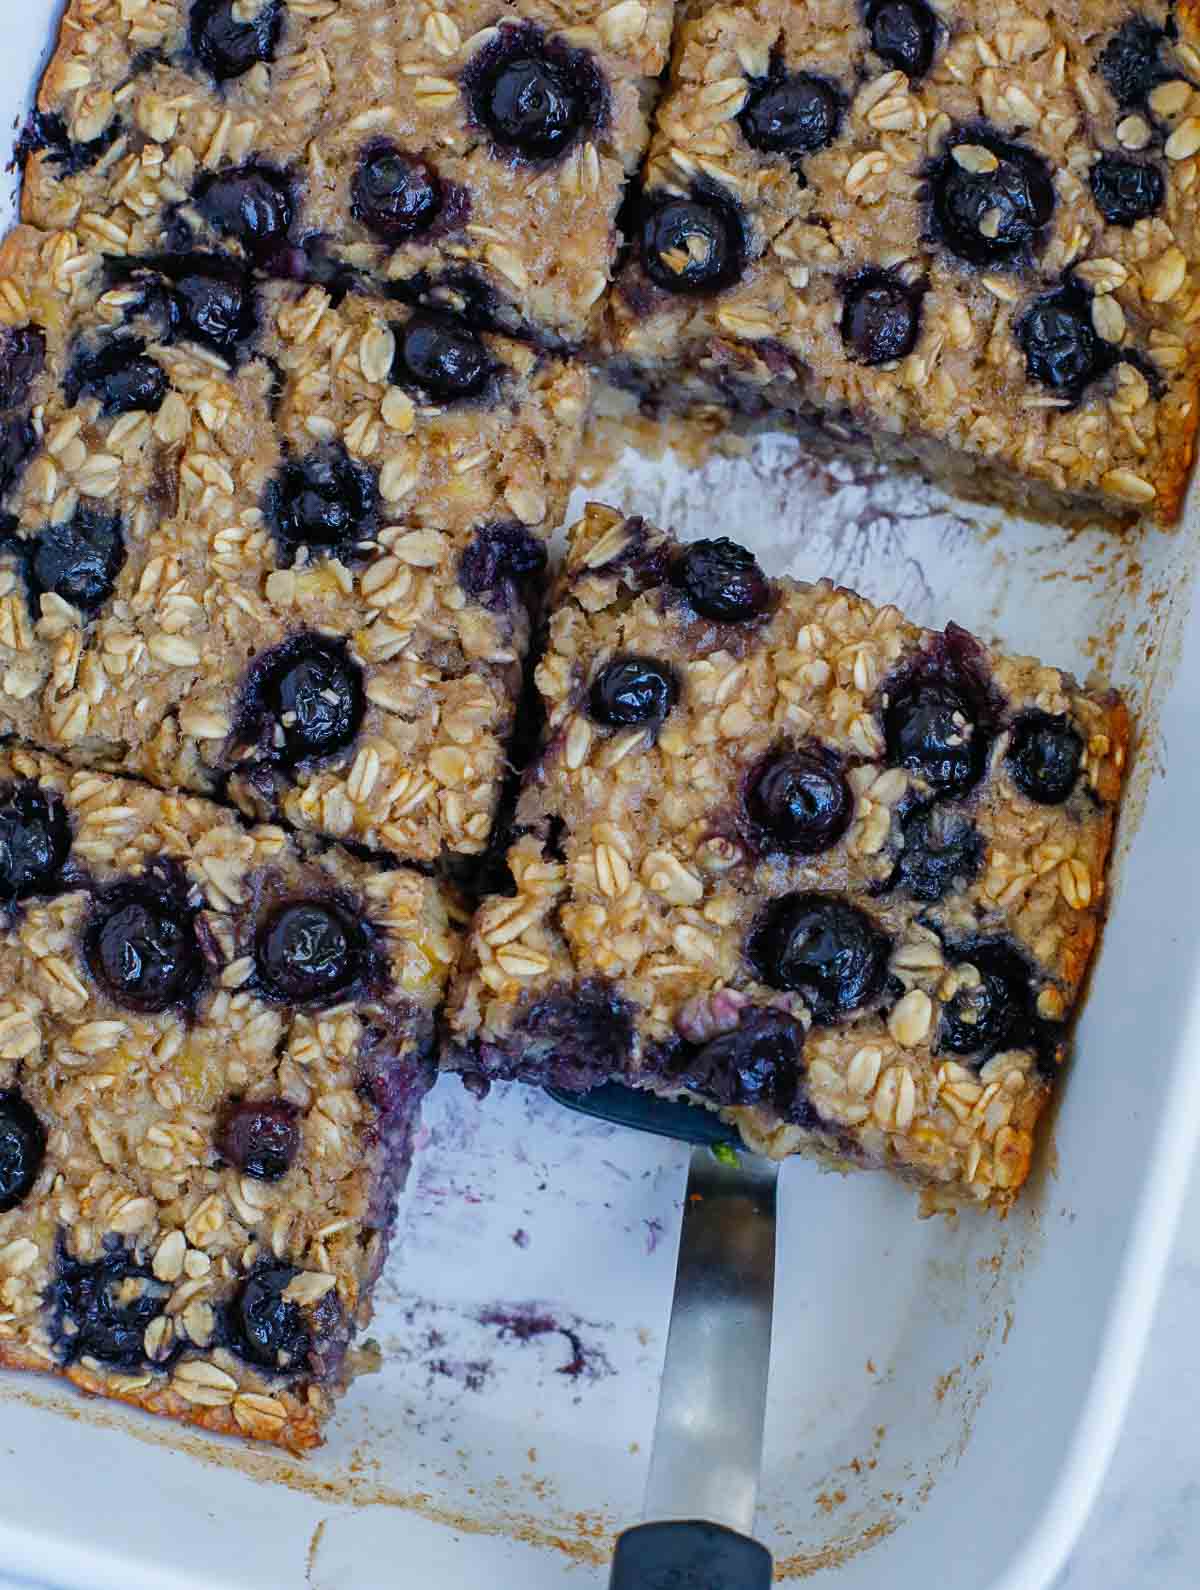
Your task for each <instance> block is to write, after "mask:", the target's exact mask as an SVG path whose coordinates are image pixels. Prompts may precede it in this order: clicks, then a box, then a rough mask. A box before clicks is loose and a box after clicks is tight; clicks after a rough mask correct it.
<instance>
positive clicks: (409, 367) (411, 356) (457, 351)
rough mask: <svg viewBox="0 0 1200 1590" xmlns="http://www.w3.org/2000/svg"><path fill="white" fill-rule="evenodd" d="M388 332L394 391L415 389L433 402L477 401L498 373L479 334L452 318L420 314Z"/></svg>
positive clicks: (426, 312)
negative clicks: (392, 352) (392, 351)
mask: <svg viewBox="0 0 1200 1590" xmlns="http://www.w3.org/2000/svg"><path fill="white" fill-rule="evenodd" d="M392 330H393V332H394V334H395V337H396V358H395V363H394V365H393V367H392V380H393V381H394V382H395V383H396V384H397V385H398V386H415V387H417V388H419V389H420V391H421V392H422V393H423V394H425V395H426V397H428V398H432V399H434V400H435V401H437V402H441V403H460V402H463V401H465V400H466V399H468V398H473V397H478V396H479V394H480V393H481V392H482V391H483V390H484V388H485V387H486V386H487V384H488V382H489V381H490V380H491V379H492V378H493V377H494V376H495V374H496V373H497V366H496V365H495V364H494V363H493V361H492V359H491V358H490V356H489V354H488V351H487V348H486V346H485V345H484V342H483V339H482V337H480V335H479V333H478V332H476V331H473V330H472V329H471V327H469V326H468V325H467V324H466V323H465V322H464V321H460V320H458V319H456V318H455V317H454V316H453V315H443V314H435V313H433V312H431V311H425V310H423V311H421V312H420V313H419V314H415V315H414V316H413V317H412V319H411V320H409V321H408V322H407V324H405V325H396V326H393V327H392Z"/></svg>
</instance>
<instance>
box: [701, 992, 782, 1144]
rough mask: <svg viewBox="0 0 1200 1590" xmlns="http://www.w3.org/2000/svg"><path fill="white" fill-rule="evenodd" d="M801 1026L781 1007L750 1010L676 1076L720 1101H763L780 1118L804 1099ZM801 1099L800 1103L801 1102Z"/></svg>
mask: <svg viewBox="0 0 1200 1590" xmlns="http://www.w3.org/2000/svg"><path fill="white" fill-rule="evenodd" d="M803 1053H804V1028H803V1026H802V1025H801V1024H800V1022H798V1021H797V1020H796V1019H795V1017H794V1016H789V1015H788V1014H787V1013H786V1012H785V1011H782V1010H770V1009H750V1010H745V1011H743V1012H742V1017H741V1021H740V1023H739V1025H738V1026H737V1027H735V1028H734V1030H733V1031H732V1032H726V1033H722V1034H721V1036H720V1037H719V1038H714V1039H713V1040H712V1041H711V1042H710V1043H707V1044H705V1045H704V1047H703V1049H701V1050H700V1052H699V1054H697V1055H696V1056H695V1057H694V1058H692V1059H690V1060H689V1061H688V1063H687V1067H686V1071H685V1073H684V1074H683V1075H682V1076H681V1077H680V1081H681V1082H683V1083H684V1085H685V1086H687V1087H688V1088H689V1089H690V1090H691V1091H693V1092H696V1093H699V1094H702V1095H703V1096H704V1097H705V1098H707V1099H711V1100H713V1102H714V1103H716V1104H721V1105H726V1106H729V1105H749V1106H753V1105H764V1106H765V1107H767V1108H768V1109H770V1110H771V1111H772V1112H773V1113H775V1114H778V1115H781V1116H782V1117H783V1118H784V1119H785V1120H786V1119H788V1118H789V1117H790V1116H792V1115H793V1114H795V1113H799V1112H797V1109H796V1106H797V1102H798V1100H802V1101H803V1100H804V1095H803V1084H802V1078H803V1074H804V1072H803V1066H802V1064H801V1057H802V1055H803ZM806 1102H807V1101H804V1103H806Z"/></svg>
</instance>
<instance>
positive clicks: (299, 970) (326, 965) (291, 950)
mask: <svg viewBox="0 0 1200 1590" xmlns="http://www.w3.org/2000/svg"><path fill="white" fill-rule="evenodd" d="M368 959H369V946H368V942H367V936H366V932H365V930H364V928H363V927H362V925H361V923H360V922H358V921H357V920H356V919H355V918H354V917H353V916H351V914H350V913H349V912H348V911H346V910H345V909H343V907H341V906H340V905H337V904H336V903H333V902H330V901H328V900H299V901H295V902H293V903H292V904H290V905H282V906H280V907H279V908H278V909H277V910H276V911H274V912H273V913H272V914H271V915H270V916H269V917H268V918H267V920H266V921H265V922H264V923H263V925H262V926H261V927H260V928H259V930H258V934H257V937H256V938H255V941H254V961H255V965H256V966H257V968H258V978H259V982H260V983H261V984H262V987H263V989H264V990H265V991H266V992H267V993H268V994H270V995H271V997H272V998H273V999H278V1000H281V1001H282V1002H283V1003H285V1004H288V1005H306V1006H313V1005H327V1004H329V1003H330V1002H331V1001H332V1000H336V999H338V998H339V997H340V996H342V995H344V994H345V992H346V990H347V989H348V988H350V987H352V986H353V985H354V983H356V982H357V981H358V980H359V979H360V978H361V977H362V975H363V973H364V971H365V969H366V967H367V962H368Z"/></svg>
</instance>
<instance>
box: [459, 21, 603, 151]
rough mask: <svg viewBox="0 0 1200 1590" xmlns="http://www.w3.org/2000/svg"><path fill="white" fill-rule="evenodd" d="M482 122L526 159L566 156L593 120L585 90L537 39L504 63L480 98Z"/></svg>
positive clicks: (484, 85) (497, 139)
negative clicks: (551, 56)
mask: <svg viewBox="0 0 1200 1590" xmlns="http://www.w3.org/2000/svg"><path fill="white" fill-rule="evenodd" d="M478 100H479V111H480V114H479V119H480V120H481V121H482V122H483V124H484V125H485V126H486V127H487V128H488V130H489V132H490V133H491V135H492V138H493V139H494V141H495V142H496V144H498V145H499V147H500V148H501V149H511V150H512V151H513V152H514V153H516V154H518V155H520V156H522V157H523V158H524V159H526V160H553V159H554V158H555V157H556V156H558V155H561V154H563V153H564V152H565V150H566V149H567V147H568V145H569V144H570V143H571V142H572V141H573V139H574V138H575V137H576V135H577V134H578V132H579V130H580V128H581V127H582V126H583V125H584V122H585V120H586V118H587V112H588V106H587V105H586V103H585V100H584V95H583V93H582V92H581V85H580V83H579V82H577V81H576V80H575V79H574V74H573V73H572V72H571V71H570V69H569V67H568V66H567V64H566V63H565V61H562V60H557V61H556V60H551V59H550V58H549V56H548V55H547V54H546V53H545V51H544V50H543V49H542V48H540V47H539V46H538V45H537V44H536V43H535V42H534V41H533V40H532V39H531V40H530V41H529V47H528V49H527V50H523V51H522V52H521V53H520V54H517V55H509V56H507V57H505V58H502V59H501V60H500V61H499V62H498V63H497V64H496V66H495V67H494V68H493V69H492V71H491V72H490V73H489V74H488V75H487V77H486V78H485V80H484V82H483V83H482V84H481V86H480V91H479V95H478Z"/></svg>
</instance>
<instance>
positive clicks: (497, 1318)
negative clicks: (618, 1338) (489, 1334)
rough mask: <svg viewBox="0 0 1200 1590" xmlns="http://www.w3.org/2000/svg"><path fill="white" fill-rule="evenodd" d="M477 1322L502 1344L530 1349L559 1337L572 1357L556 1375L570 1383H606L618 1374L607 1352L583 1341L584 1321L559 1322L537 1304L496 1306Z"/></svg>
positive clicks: (558, 1367)
mask: <svg viewBox="0 0 1200 1590" xmlns="http://www.w3.org/2000/svg"><path fill="white" fill-rule="evenodd" d="M476 1320H477V1321H478V1323H479V1324H480V1325H482V1326H484V1327H485V1328H487V1329H489V1330H494V1331H495V1332H496V1339H497V1340H498V1341H500V1342H516V1343H518V1344H519V1345H520V1346H522V1347H524V1346H527V1345H528V1344H529V1343H530V1342H533V1341H538V1340H540V1339H542V1338H545V1337H548V1336H560V1337H561V1338H562V1340H563V1342H564V1343H565V1344H566V1347H567V1350H568V1352H569V1354H570V1356H569V1357H568V1358H567V1360H566V1362H565V1363H562V1364H559V1365H557V1366H556V1368H555V1373H556V1374H559V1375H563V1376H564V1377H565V1378H566V1379H567V1380H572V1381H577V1382H578V1381H581V1380H590V1381H595V1380H603V1379H605V1378H607V1377H608V1376H609V1375H613V1374H615V1373H616V1371H615V1370H614V1368H613V1366H612V1364H611V1363H610V1361H609V1359H608V1355H607V1354H606V1353H605V1352H604V1350H603V1349H602V1348H600V1347H598V1346H596V1345H594V1344H591V1343H588V1342H586V1341H585V1340H584V1337H583V1335H582V1334H581V1331H582V1330H583V1329H585V1328H586V1327H584V1325H583V1322H582V1321H581V1320H573V1321H567V1320H560V1319H558V1318H557V1317H556V1316H555V1315H554V1314H552V1313H550V1312H549V1311H548V1310H547V1309H544V1308H542V1307H540V1306H538V1305H537V1304H533V1303H526V1304H521V1303H496V1304H492V1305H491V1306H490V1307H488V1308H484V1309H481V1310H480V1311H479V1313H478V1314H477V1315H476Z"/></svg>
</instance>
